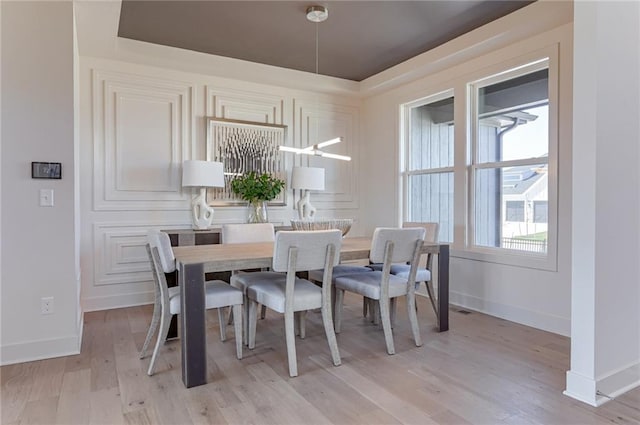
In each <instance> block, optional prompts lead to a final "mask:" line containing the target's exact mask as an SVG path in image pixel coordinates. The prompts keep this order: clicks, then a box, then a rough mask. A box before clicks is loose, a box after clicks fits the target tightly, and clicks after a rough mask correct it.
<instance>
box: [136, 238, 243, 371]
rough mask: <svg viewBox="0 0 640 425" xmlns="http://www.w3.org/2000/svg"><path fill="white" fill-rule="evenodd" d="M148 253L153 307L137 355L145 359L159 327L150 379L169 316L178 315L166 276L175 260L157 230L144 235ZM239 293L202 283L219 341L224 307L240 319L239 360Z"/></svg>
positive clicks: (174, 289) (221, 285) (239, 351)
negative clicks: (214, 316) (215, 318)
mask: <svg viewBox="0 0 640 425" xmlns="http://www.w3.org/2000/svg"><path fill="white" fill-rule="evenodd" d="M147 240H148V243H147V253H148V254H149V259H150V261H151V269H152V274H153V280H154V283H155V294H156V295H155V303H154V307H153V317H152V319H151V325H150V326H149V331H148V332H147V337H146V339H145V341H144V344H143V346H142V350H141V351H140V358H144V357H145V356H146V353H147V349H148V347H149V343H150V342H151V338H152V337H153V334H154V333H155V331H156V329H157V328H158V324H159V325H160V331H159V332H158V340H157V341H156V345H155V347H154V349H153V354H152V356H151V362H150V364H149V369H148V371H147V374H149V375H153V372H154V369H155V364H156V359H157V357H158V352H159V351H160V345H161V344H163V343H164V341H165V340H166V338H167V333H168V332H169V324H170V322H171V316H172V315H174V314H180V309H181V305H180V288H179V287H177V286H174V287H171V288H169V287H168V286H167V279H166V276H165V273H173V272H174V271H175V269H176V267H175V257H174V256H173V250H172V249H171V241H170V240H169V235H167V234H166V233H163V232H159V231H157V230H151V231H149V233H148V234H147ZM242 304H243V294H242V291H240V290H239V289H236V288H232V287H231V286H229V285H228V284H227V283H226V282H223V281H221V280H214V281H208V282H205V308H207V309H212V308H217V309H218V320H219V321H220V339H221V340H222V341H225V340H226V326H225V325H226V322H225V318H224V314H223V312H222V308H223V307H228V306H231V307H232V308H233V309H234V310H235V311H236V314H237V315H238V317H240V318H241V319H240V320H238V321H237V323H236V324H235V336H236V356H237V357H238V359H242Z"/></svg>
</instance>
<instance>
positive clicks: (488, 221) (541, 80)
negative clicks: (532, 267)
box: [469, 61, 549, 254]
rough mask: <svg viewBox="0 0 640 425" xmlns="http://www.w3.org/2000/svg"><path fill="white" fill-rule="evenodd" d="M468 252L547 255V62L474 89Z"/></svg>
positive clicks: (502, 76) (501, 76)
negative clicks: (485, 250)
mask: <svg viewBox="0 0 640 425" xmlns="http://www.w3.org/2000/svg"><path fill="white" fill-rule="evenodd" d="M470 87H471V98H472V99H474V101H473V103H472V105H471V107H472V122H473V137H472V140H471V148H472V154H471V165H470V173H469V174H470V178H471V181H472V185H471V187H473V190H472V191H471V197H472V205H473V207H472V208H473V213H472V214H471V215H470V217H471V220H472V223H471V227H472V228H473V232H471V235H472V240H471V245H472V247H473V246H476V247H480V248H490V249H495V248H502V249H509V250H515V251H527V252H531V253H542V254H544V253H546V251H547V246H546V244H547V239H548V237H547V231H548V229H547V201H548V193H549V188H548V165H549V70H548V65H547V61H544V62H542V63H537V64H535V65H531V66H526V67H522V68H520V69H518V70H516V71H511V72H506V73H502V74H500V75H499V76H497V77H491V78H487V79H485V80H482V81H479V82H476V83H474V84H472V85H471V86H470Z"/></svg>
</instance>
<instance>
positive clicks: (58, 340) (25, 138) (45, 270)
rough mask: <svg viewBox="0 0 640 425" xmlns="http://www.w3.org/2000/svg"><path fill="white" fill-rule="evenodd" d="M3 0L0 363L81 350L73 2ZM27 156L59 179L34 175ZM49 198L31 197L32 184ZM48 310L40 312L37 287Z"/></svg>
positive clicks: (36, 192) (36, 191) (33, 193)
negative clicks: (58, 170)
mask: <svg viewBox="0 0 640 425" xmlns="http://www.w3.org/2000/svg"><path fill="white" fill-rule="evenodd" d="M0 7H1V8H2V26H1V27H2V29H1V31H2V124H3V125H2V157H1V160H2V167H1V173H2V180H1V181H2V242H1V243H2V251H1V252H2V287H1V291H2V297H1V298H2V301H1V302H2V313H1V319H2V320H1V321H2V325H1V326H2V340H1V349H2V352H1V358H0V362H1V363H2V364H7V363H13V362H20V361H27V360H33V359H38V358H48V357H55V356H61V355H67V354H71V353H77V352H79V344H80V324H79V323H78V308H79V300H78V295H77V288H78V282H77V280H76V275H75V267H74V265H75V261H76V250H75V246H74V241H75V229H74V220H75V212H74V202H75V199H74V170H75V164H74V119H73V117H74V103H73V96H74V91H73V63H74V58H73V9H72V3H71V2H6V1H3V2H2V3H1V6H0ZM31 161H52V162H61V163H62V177H63V178H62V180H34V179H31ZM43 188H48V189H53V190H54V192H55V193H54V200H55V206H54V207H50V208H44V207H39V206H38V198H39V190H40V189H43ZM48 296H53V297H54V313H53V314H51V315H41V314H40V299H41V297H48Z"/></svg>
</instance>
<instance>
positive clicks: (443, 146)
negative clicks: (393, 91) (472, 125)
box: [403, 92, 454, 242]
mask: <svg viewBox="0 0 640 425" xmlns="http://www.w3.org/2000/svg"><path fill="white" fill-rule="evenodd" d="M453 104H454V103H453V96H452V93H451V92H448V93H445V94H442V95H439V96H433V97H431V98H428V99H426V100H423V101H419V102H415V103H413V104H409V105H406V106H405V108H404V124H405V127H404V128H405V141H404V143H405V146H406V149H405V155H406V156H405V167H404V168H405V171H404V176H403V177H404V179H403V182H404V188H405V190H404V195H405V213H404V217H405V221H417V222H437V223H439V224H440V230H439V240H440V241H442V242H453V201H454V200H453V151H454V125H453Z"/></svg>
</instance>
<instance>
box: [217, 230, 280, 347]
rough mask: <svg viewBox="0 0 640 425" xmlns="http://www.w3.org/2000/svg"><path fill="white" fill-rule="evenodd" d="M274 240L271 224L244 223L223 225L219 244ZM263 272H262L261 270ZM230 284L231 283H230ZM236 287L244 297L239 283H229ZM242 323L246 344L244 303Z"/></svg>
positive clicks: (244, 288)
mask: <svg viewBox="0 0 640 425" xmlns="http://www.w3.org/2000/svg"><path fill="white" fill-rule="evenodd" d="M274 238H275V229H274V227H273V224H272V223H244V224H223V225H222V231H221V242H222V243H223V244H235V243H256V242H273V241H274ZM238 271H239V270H232V271H231V274H232V275H233V274H235V273H237V272H238ZM263 271H264V270H263ZM230 283H231V282H230ZM231 285H232V286H233V285H236V286H235V287H237V288H238V289H240V290H241V291H242V293H243V294H244V295H245V296H246V293H247V288H246V287H243V286H241V285H242V283H241V282H235V283H231ZM242 310H243V315H244V317H243V323H244V333H243V338H244V343H245V345H246V344H247V343H248V339H247V335H248V332H247V330H248V326H249V320H248V319H249V308H248V305H247V304H246V303H245V304H244V306H243V308H242ZM266 310H267V309H266V307H265V306H262V309H261V312H260V318H261V319H264V318H265V317H266ZM233 314H234V313H233V310H232V311H231V312H230V313H229V323H231V322H232V321H233Z"/></svg>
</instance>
